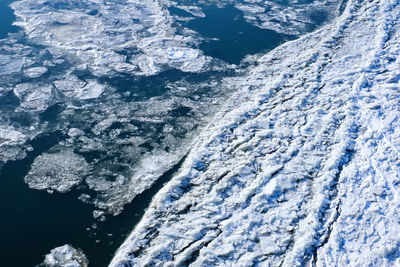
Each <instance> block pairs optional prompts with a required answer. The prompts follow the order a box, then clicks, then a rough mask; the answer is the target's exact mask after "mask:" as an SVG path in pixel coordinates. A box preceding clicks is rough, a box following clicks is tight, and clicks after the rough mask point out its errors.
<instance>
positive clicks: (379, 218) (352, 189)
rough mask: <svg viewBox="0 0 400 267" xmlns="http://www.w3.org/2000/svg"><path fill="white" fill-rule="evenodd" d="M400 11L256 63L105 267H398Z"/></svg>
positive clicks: (357, 12) (377, 7)
mask: <svg viewBox="0 0 400 267" xmlns="http://www.w3.org/2000/svg"><path fill="white" fill-rule="evenodd" d="M399 5H400V3H399V2H398V1H395V0H370V1H361V0H349V1H348V3H347V7H346V9H345V10H344V12H343V14H342V15H341V16H340V17H339V18H338V19H336V20H335V21H334V22H333V23H331V24H329V25H326V26H324V27H323V28H321V29H320V30H318V31H316V32H314V33H312V34H309V35H307V36H305V37H303V38H300V39H299V40H296V41H292V42H289V43H286V44H284V45H282V46H281V47H279V48H277V49H275V50H274V51H272V52H270V53H268V54H266V55H265V56H263V57H261V58H259V59H258V60H257V63H258V64H257V66H256V67H253V68H252V69H251V71H250V72H249V75H248V76H247V77H245V78H243V79H242V81H241V87H242V89H241V90H240V91H238V92H237V93H235V94H234V95H233V96H232V98H231V99H230V101H229V102H228V103H227V104H226V105H225V106H224V108H223V109H222V110H221V111H220V112H219V113H218V114H217V116H216V117H215V118H214V120H213V122H211V123H210V124H209V126H208V127H207V128H206V129H205V130H204V131H203V132H202V133H201V135H200V136H199V137H198V139H197V143H196V144H195V145H194V146H193V147H192V149H191V151H190V153H189V155H188V156H187V159H186V161H185V162H184V164H183V167H182V168H181V170H180V172H179V173H178V175H177V176H175V177H174V178H173V179H172V181H171V182H170V183H169V184H168V185H167V186H165V187H164V188H163V189H162V190H161V191H160V192H159V193H158V194H157V195H156V196H155V198H154V199H153V201H152V204H151V205H150V207H149V208H148V210H147V212H146V213H145V215H144V217H143V219H142V221H141V222H140V223H139V224H138V225H137V226H136V228H135V229H134V230H133V232H132V233H131V234H130V236H129V237H128V238H127V239H126V241H125V242H124V243H123V245H122V246H121V247H120V249H119V250H118V251H117V253H116V255H115V257H114V259H113V260H112V262H111V264H110V266H180V265H192V266H214V265H217V266H253V265H254V264H260V266H304V265H306V264H310V265H316V266H344V265H346V266H370V265H373V266H394V265H399V264H400V253H399V249H398V248H399V246H400V231H399V229H400V225H399V224H400V217H399V213H398V210H399V199H398V194H399V182H400V177H399V175H400V171H399V168H400V155H399V147H400V125H399V124H400V121H399V108H400V103H399V102H400V95H399V94H400V93H399V86H400V72H399V69H400V58H399V56H398V55H399V54H400V42H399V40H400V24H399V23H400V6H399Z"/></svg>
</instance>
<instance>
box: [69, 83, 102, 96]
mask: <svg viewBox="0 0 400 267" xmlns="http://www.w3.org/2000/svg"><path fill="white" fill-rule="evenodd" d="M104 89H105V87H104V85H101V84H99V83H97V81H95V80H89V81H88V83H87V84H86V86H85V87H83V88H80V89H79V91H77V92H76V97H77V98H78V99H82V100H86V99H93V98H97V97H99V96H100V95H101V94H102V93H103V92H104Z"/></svg>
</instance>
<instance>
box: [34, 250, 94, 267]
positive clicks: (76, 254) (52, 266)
mask: <svg viewBox="0 0 400 267" xmlns="http://www.w3.org/2000/svg"><path fill="white" fill-rule="evenodd" d="M88 264H89V261H88V259H87V258H86V256H85V254H84V253H83V251H82V250H81V249H75V248H73V247H72V246H71V245H64V246H61V247H57V248H55V249H52V250H51V251H50V253H49V254H47V255H46V257H45V259H44V261H43V263H42V264H41V265H40V266H47V267H58V266H65V267H67V266H68V267H87V266H88Z"/></svg>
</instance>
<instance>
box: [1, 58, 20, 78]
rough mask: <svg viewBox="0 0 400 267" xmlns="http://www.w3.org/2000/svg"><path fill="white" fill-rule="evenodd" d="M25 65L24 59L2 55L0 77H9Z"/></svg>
mask: <svg viewBox="0 0 400 267" xmlns="http://www.w3.org/2000/svg"><path fill="white" fill-rule="evenodd" d="M24 63H25V60H24V59H23V58H20V57H17V58H14V57H12V56H9V55H0V75H7V74H11V73H15V72H18V71H20V70H21V69H22V67H23V66H24Z"/></svg>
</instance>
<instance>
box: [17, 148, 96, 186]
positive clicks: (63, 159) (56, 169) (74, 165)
mask: <svg viewBox="0 0 400 267" xmlns="http://www.w3.org/2000/svg"><path fill="white" fill-rule="evenodd" d="M89 172H90V166H89V164H88V163H87V162H86V161H85V159H84V158H83V157H81V156H79V155H77V154H75V153H73V152H72V150H64V151H59V152H55V153H45V154H43V155H40V156H39V157H37V158H36V159H35V161H34V162H33V164H32V168H31V170H30V171H29V173H28V174H27V175H26V176H25V182H26V183H27V184H28V185H29V187H30V188H33V189H38V190H47V192H49V193H53V192H54V191H57V192H61V193H65V192H68V191H69V190H71V189H72V188H73V187H74V186H76V185H78V184H79V183H80V182H81V181H82V179H83V178H84V176H85V175H87V174H88V173H89Z"/></svg>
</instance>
